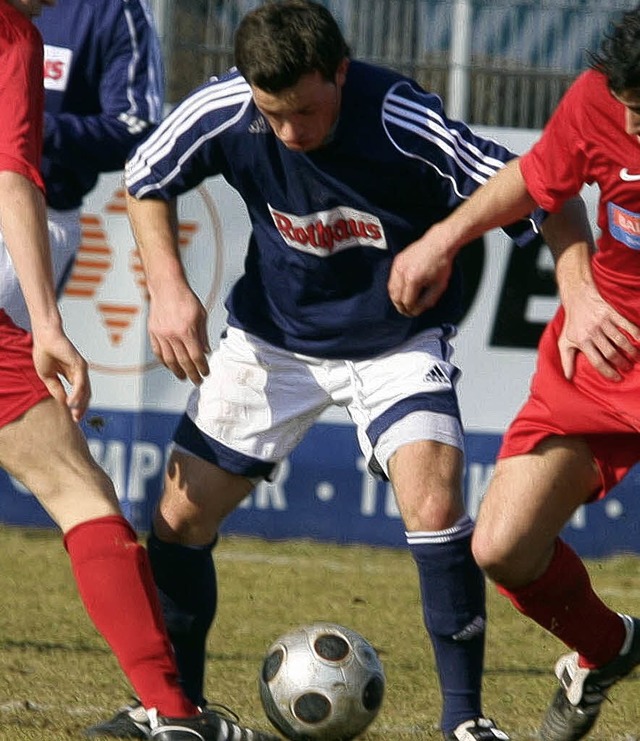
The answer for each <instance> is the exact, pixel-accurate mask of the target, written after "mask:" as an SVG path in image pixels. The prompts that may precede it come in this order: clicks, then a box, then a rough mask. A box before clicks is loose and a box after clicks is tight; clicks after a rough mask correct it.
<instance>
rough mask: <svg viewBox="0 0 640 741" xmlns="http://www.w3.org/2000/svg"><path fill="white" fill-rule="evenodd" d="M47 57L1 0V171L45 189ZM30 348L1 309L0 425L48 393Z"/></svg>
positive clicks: (25, 23) (25, 21)
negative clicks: (44, 79)
mask: <svg viewBox="0 0 640 741" xmlns="http://www.w3.org/2000/svg"><path fill="white" fill-rule="evenodd" d="M43 63H44V62H43V48H42V38H41V36H40V33H39V32H38V30H37V29H36V27H35V26H34V25H33V24H32V23H31V21H30V20H29V18H27V17H26V16H24V15H23V14H22V13H20V12H19V11H18V10H16V9H15V8H13V7H12V6H11V5H9V4H8V3H6V2H5V0H0V171H6V170H9V171H11V172H17V173H19V174H20V175H23V176H24V177H26V178H29V179H30V180H32V181H33V182H34V183H35V184H36V185H37V186H38V187H39V188H41V189H42V190H44V184H43V181H42V177H41V176H40V157H41V152H42V128H43V125H44V85H43V82H42V65H43ZM26 91H28V95H26V94H25V92H26ZM0 248H1V247H0ZM31 351H32V345H31V335H29V334H27V333H26V332H25V331H24V330H22V329H18V328H17V327H16V326H15V325H14V324H13V322H12V321H11V320H10V319H9V317H8V316H7V315H6V314H5V313H4V311H2V309H0V427H3V426H4V425H6V424H8V423H9V422H13V421H14V420H15V419H17V418H18V417H19V416H21V415H22V414H24V413H25V412H26V411H27V410H28V409H30V408H31V407H33V406H34V405H35V404H37V403H38V402H39V401H41V400H42V399H46V398H47V397H48V396H49V392H48V391H47V387H46V386H45V385H44V383H43V382H42V380H41V379H40V378H39V376H38V374H37V373H36V370H35V367H34V365H33V359H32V357H31Z"/></svg>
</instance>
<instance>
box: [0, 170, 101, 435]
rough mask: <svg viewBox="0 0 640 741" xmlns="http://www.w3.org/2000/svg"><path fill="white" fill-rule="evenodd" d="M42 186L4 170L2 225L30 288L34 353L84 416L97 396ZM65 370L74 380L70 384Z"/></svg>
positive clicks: (61, 396) (52, 386)
mask: <svg viewBox="0 0 640 741" xmlns="http://www.w3.org/2000/svg"><path fill="white" fill-rule="evenodd" d="M45 212H46V207H45V201H44V195H43V193H42V191H40V189H39V188H38V187H37V186H36V185H35V184H34V183H33V182H32V181H31V180H29V179H28V178H26V177H23V176H22V175H20V174H19V173H16V172H11V171H4V172H0V228H1V229H2V233H3V236H4V240H5V243H6V245H7V249H8V250H9V254H10V255H11V260H12V262H13V265H14V267H15V270H16V274H17V275H18V279H19V281H20V286H21V288H22V291H23V293H24V297H25V301H26V303H27V308H28V310H29V315H30V317H31V325H32V333H33V359H34V364H35V367H36V371H37V372H38V375H39V376H40V377H41V378H42V380H43V381H44V383H45V384H46V386H47V388H48V389H49V392H50V393H51V395H52V396H53V397H54V398H55V399H57V400H58V401H59V402H61V403H63V404H65V403H66V404H67V405H68V406H69V408H70V409H71V412H72V415H73V417H74V419H75V420H76V421H78V420H80V419H81V418H82V415H83V414H84V412H85V411H86V409H87V406H88V404H89V399H90V396H91V388H90V384H89V376H88V371H87V364H86V362H85V361H84V359H83V358H82V357H81V355H80V354H79V353H78V352H77V350H76V349H75V347H74V346H73V344H72V343H71V342H70V341H69V339H68V338H67V337H66V335H65V334H64V330H63V328H62V319H61V317H60V312H59V311H58V305H57V302H56V294H55V289H54V286H53V277H52V268H51V255H50V251H49V237H48V231H47V225H46V216H45ZM60 376H62V377H63V378H65V379H66V380H67V381H68V383H69V384H70V386H71V389H70V391H69V393H68V394H67V391H66V390H65V388H64V386H63V384H62V382H61V380H60Z"/></svg>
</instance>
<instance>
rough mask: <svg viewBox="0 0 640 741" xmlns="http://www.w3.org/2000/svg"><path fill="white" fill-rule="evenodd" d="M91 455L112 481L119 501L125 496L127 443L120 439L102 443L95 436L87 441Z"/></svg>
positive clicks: (122, 500)
mask: <svg viewBox="0 0 640 741" xmlns="http://www.w3.org/2000/svg"><path fill="white" fill-rule="evenodd" d="M87 442H88V444H89V450H90V451H91V455H92V456H93V457H94V458H95V460H96V462H97V463H98V464H99V465H100V466H102V468H103V469H104V471H105V473H106V474H107V476H109V478H110V479H111V480H112V481H113V486H114V487H115V490H116V495H117V497H118V499H119V501H121V502H124V501H125V499H126V497H127V445H126V443H125V442H123V441H122V440H109V441H107V442H106V443H103V442H102V441H101V440H96V439H95V438H93V439H91V440H88V441H87Z"/></svg>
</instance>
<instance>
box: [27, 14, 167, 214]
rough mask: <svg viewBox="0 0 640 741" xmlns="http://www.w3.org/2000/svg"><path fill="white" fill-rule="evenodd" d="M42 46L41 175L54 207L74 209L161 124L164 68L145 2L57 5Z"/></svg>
mask: <svg viewBox="0 0 640 741" xmlns="http://www.w3.org/2000/svg"><path fill="white" fill-rule="evenodd" d="M36 25H37V26H38V28H39V29H40V32H41V33H42V36H43V39H44V43H45V67H44V81H45V89H46V95H45V131H44V150H43V161H42V170H43V174H44V179H45V184H46V188H47V201H48V203H49V205H50V206H52V207H53V208H57V209H61V210H66V209H70V208H78V207H79V206H80V205H81V203H82V199H83V197H84V196H85V195H86V194H87V193H88V192H89V191H90V190H91V189H92V188H93V187H94V185H95V184H96V181H97V179H98V175H99V173H101V172H109V171H114V170H119V169H121V168H122V167H124V162H125V159H126V157H127V155H128V153H129V152H130V151H131V149H132V147H133V146H134V145H135V144H136V143H137V142H138V141H140V139H141V138H142V137H143V136H145V135H146V134H147V133H148V129H149V126H150V125H151V124H155V123H158V122H159V121H160V120H161V118H162V105H163V88H164V79H163V67H162V58H161V51H160V45H159V41H158V37H157V34H156V31H155V29H154V27H153V24H152V21H151V17H150V14H149V9H148V6H147V0H57V3H56V6H55V8H52V9H47V10H45V12H44V13H42V15H41V16H40V17H39V18H38V19H37V21H36Z"/></svg>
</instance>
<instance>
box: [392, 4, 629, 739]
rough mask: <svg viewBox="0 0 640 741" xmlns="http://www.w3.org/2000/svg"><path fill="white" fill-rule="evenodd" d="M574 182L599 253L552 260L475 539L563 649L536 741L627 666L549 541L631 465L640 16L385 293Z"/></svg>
mask: <svg viewBox="0 0 640 741" xmlns="http://www.w3.org/2000/svg"><path fill="white" fill-rule="evenodd" d="M585 183H589V184H592V183H596V184H597V185H598V186H599V188H600V201H599V207H598V227H599V230H600V237H599V240H598V249H597V251H595V253H594V254H593V256H592V257H591V259H590V260H589V255H588V253H587V252H586V250H585V249H584V247H585V246H584V245H567V249H565V250H564V251H563V252H561V253H559V254H558V255H557V256H556V274H557V279H558V285H559V291H560V298H561V301H562V306H561V308H560V309H559V310H558V312H557V313H556V315H555V317H554V318H553V320H552V321H551V322H550V324H549V325H548V326H547V328H546V330H545V332H544V334H543V336H542V338H541V341H540V347H539V357H538V365H537V369H536V373H535V375H534V377H533V380H532V384H531V390H530V394H529V397H528V399H527V401H526V402H525V404H524V406H523V407H522V409H521V410H520V412H519V413H518V415H517V416H516V418H515V420H514V421H513V423H512V424H511V426H510V428H509V429H508V430H507V433H506V435H505V438H504V441H503V444H502V448H501V450H500V454H499V460H498V463H497V466H496V470H495V474H494V477H493V480H492V482H491V484H490V486H489V490H488V492H487V494H486V496H485V499H484V501H483V503H482V505H481V507H480V512H479V516H478V521H477V524H476V529H475V534H474V538H473V552H474V555H475V557H476V560H477V561H478V563H479V565H480V566H481V567H483V568H484V570H485V571H486V573H487V574H488V575H489V577H490V578H491V579H493V580H494V581H495V582H496V583H497V585H498V588H499V590H500V591H501V592H502V593H503V594H504V595H506V596H507V597H508V598H509V599H510V600H511V602H512V603H513V604H514V606H515V607H516V608H517V609H518V610H519V611H520V612H522V613H523V614H524V615H526V616H528V617H530V618H531V619H532V620H534V621H535V622H537V623H538V624H539V625H541V626H542V627H544V628H546V629H547V630H549V631H550V632H551V633H552V634H553V635H555V636H556V637H557V638H559V639H560V640H562V641H563V642H564V643H565V644H566V645H567V646H568V647H569V648H570V649H572V650H573V653H570V654H568V655H566V656H563V657H562V658H560V659H559V661H558V662H557V664H556V675H557V677H558V679H559V681H560V687H559V688H558V689H557V691H556V694H555V696H554V698H553V701H552V703H551V705H550V707H549V709H548V710H547V713H546V715H545V717H544V719H543V722H542V727H541V730H540V737H541V738H542V739H543V741H576V740H577V739H581V738H583V737H584V736H586V734H587V733H588V732H589V730H590V729H591V728H592V727H593V725H594V723H595V722H596V719H597V718H598V715H599V713H600V710H601V706H602V703H603V701H604V699H605V698H606V696H607V693H608V690H609V688H610V687H611V686H612V685H613V684H615V683H616V682H617V681H618V680H620V679H622V678H623V677H625V676H626V675H627V674H629V673H630V672H631V671H632V670H633V669H634V668H635V667H636V666H638V664H640V619H638V618H633V617H630V616H628V615H623V614H619V613H617V612H614V611H613V610H611V609H610V608H609V607H607V606H606V605H605V604H604V603H603V602H602V601H601V599H600V598H599V597H598V596H597V595H596V594H595V592H594V590H593V588H592V586H591V583H590V580H589V576H588V574H587V571H586V570H585V568H584V565H583V564H582V562H581V561H580V559H579V558H578V556H577V555H576V554H575V553H574V552H573V550H572V549H571V548H569V546H567V545H566V544H565V543H564V542H563V541H562V540H561V539H560V538H559V533H560V531H561V530H562V528H563V526H564V525H565V524H566V522H567V521H568V520H569V518H570V517H571V516H572V514H573V513H574V511H575V510H576V509H577V508H578V507H580V506H581V505H583V504H585V503H588V502H590V501H593V500H595V499H599V498H602V497H604V496H605V495H606V494H607V492H608V491H609V490H610V489H611V488H612V487H613V486H615V484H617V483H618V482H619V481H621V480H622V479H623V478H624V477H625V476H626V474H627V473H628V472H629V470H630V469H631V468H632V466H634V464H636V463H637V462H638V461H640V365H639V364H638V348H639V345H640V331H639V330H638V325H640V301H639V298H640V295H639V291H638V281H639V279H640V6H639V7H637V8H636V9H635V10H633V11H630V12H628V13H626V14H625V15H624V16H623V17H622V19H621V21H620V22H619V23H618V24H617V25H615V26H614V27H613V28H612V30H611V32H610V33H609V34H608V35H607V36H606V37H605V39H604V41H603V44H602V48H601V50H600V52H599V53H598V54H594V55H592V56H591V69H590V70H588V71H587V72H585V73H584V74H583V75H581V76H580V77H579V78H578V80H577V81H576V82H575V83H574V84H573V86H572V87H571V88H570V89H569V91H568V92H567V94H566V95H565V97H564V99H563V100H562V101H561V103H560V105H559V106H558V109H557V111H556V112H555V114H554V115H553V117H552V118H551V120H550V121H549V123H548V125H547V127H546V128H545V130H544V132H543V135H542V137H541V139H540V141H539V142H538V143H537V144H536V145H535V146H534V147H533V148H532V150H531V151H530V152H528V153H527V154H525V155H524V156H523V157H522V158H521V159H520V160H519V161H514V162H512V163H509V165H507V166H506V167H505V168H504V169H503V170H502V171H501V172H500V173H498V174H497V175H496V176H495V177H494V178H493V179H492V180H490V181H489V182H488V183H487V185H486V187H484V188H482V189H480V190H478V191H477V192H476V194H474V196H473V197H472V198H470V199H469V200H468V201H467V202H466V203H465V204H463V205H462V206H461V207H460V209H459V210H458V211H456V212H455V213H454V214H453V215H452V216H451V217H449V218H447V219H445V220H444V221H442V222H441V223H440V224H438V225H436V226H435V227H434V228H433V229H432V230H431V231H430V233H429V234H427V235H426V237H425V239H424V240H421V242H420V243H416V244H415V245H414V246H413V247H412V252H411V254H409V253H408V252H405V253H403V254H402V255H400V257H399V258H398V260H397V262H396V264H395V265H394V269H393V271H392V274H391V278H390V283H389V290H390V294H391V297H392V299H393V301H394V303H395V304H396V306H397V307H398V308H399V309H400V310H401V311H403V312H404V313H409V314H413V313H414V312H420V311H421V310H422V308H423V307H426V306H428V305H429V303H430V302H431V301H432V300H434V297H435V296H437V293H438V291H439V290H441V287H442V286H443V285H446V281H447V278H448V271H449V270H450V266H451V261H452V259H453V257H454V255H455V254H456V253H457V251H458V250H459V249H460V247H461V246H462V244H464V243H465V242H466V240H467V239H469V238H471V237H472V236H477V235H478V234H480V233H482V232H483V231H485V230H486V229H488V228H491V227H493V226H496V225H498V224H504V223H510V222H511V221H512V220H513V219H514V218H517V217H518V214H520V213H527V212H528V211H529V210H530V209H531V208H532V205H533V204H539V205H540V206H542V207H543V208H545V209H547V210H549V211H557V210H558V209H559V208H560V207H561V205H562V204H563V203H565V202H566V200H567V199H568V198H570V197H572V196H573V195H575V194H576V193H578V192H579V191H580V189H581V188H582V186H583V185H584V184H585Z"/></svg>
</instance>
